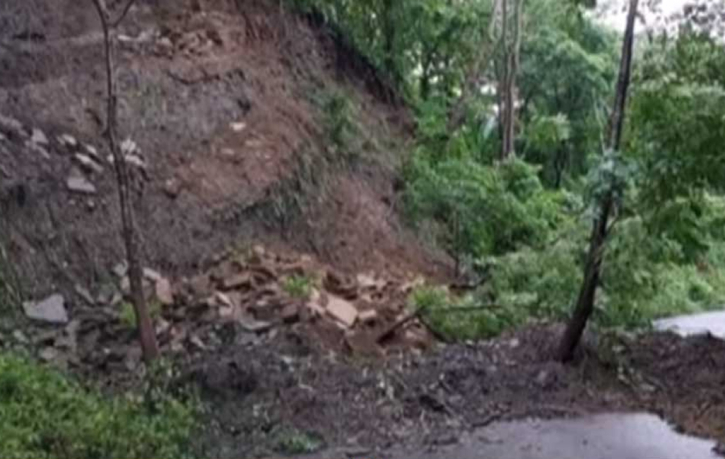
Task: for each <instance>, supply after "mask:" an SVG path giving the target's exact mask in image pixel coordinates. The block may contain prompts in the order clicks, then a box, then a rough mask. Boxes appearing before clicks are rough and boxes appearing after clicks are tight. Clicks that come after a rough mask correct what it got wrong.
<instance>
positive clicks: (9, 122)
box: [0, 114, 27, 138]
mask: <svg viewBox="0 0 725 459" xmlns="http://www.w3.org/2000/svg"><path fill="white" fill-rule="evenodd" d="M0 131H3V132H4V133H6V134H8V135H9V136H11V137H12V136H18V137H20V138H25V137H27V134H26V133H25V131H24V130H23V124H22V123H21V122H20V121H18V120H16V119H15V118H10V117H9V116H4V115H2V114H0Z"/></svg>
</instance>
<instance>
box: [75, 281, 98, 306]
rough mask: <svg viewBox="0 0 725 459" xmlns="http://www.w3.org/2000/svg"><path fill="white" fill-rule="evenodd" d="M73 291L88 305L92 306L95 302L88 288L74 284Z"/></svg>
mask: <svg viewBox="0 0 725 459" xmlns="http://www.w3.org/2000/svg"><path fill="white" fill-rule="evenodd" d="M75 291H76V293H77V294H78V296H79V297H81V299H82V300H83V301H85V302H86V304H87V305H88V306H93V305H94V304H96V302H95V300H94V299H93V295H91V292H89V291H88V289H86V288H85V287H83V286H82V285H80V284H76V286H75Z"/></svg>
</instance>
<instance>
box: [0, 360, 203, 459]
mask: <svg viewBox="0 0 725 459" xmlns="http://www.w3.org/2000/svg"><path fill="white" fill-rule="evenodd" d="M192 428H193V410H192V409H191V408H190V407H189V406H187V405H185V404H183V403H180V402H178V401H176V400H174V399H172V398H170V397H169V396H168V395H166V396H160V395H159V393H158V392H157V393H156V395H155V396H154V397H145V398H144V397H142V398H134V397H130V396H127V397H112V398H109V397H106V396H102V395H101V394H99V393H96V392H95V391H92V390H88V389H84V388H82V387H81V386H79V385H78V384H77V383H76V382H74V381H72V380H70V379H68V378H67V377H65V376H63V375H61V374H60V373H58V372H56V371H53V370H50V369H47V368H44V367H41V366H39V365H38V364H35V363H32V362H30V361H28V360H25V359H22V358H18V357H13V356H10V355H6V354H0V452H2V456H3V457H7V458H29V457H33V458H68V459H71V458H72V459H75V458H104V457H188V449H187V448H186V445H187V442H188V441H189V439H190V433H191V429H192Z"/></svg>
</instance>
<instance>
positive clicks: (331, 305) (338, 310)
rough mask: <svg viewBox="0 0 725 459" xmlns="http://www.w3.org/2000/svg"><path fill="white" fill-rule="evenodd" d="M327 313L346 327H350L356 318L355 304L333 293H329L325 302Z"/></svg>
mask: <svg viewBox="0 0 725 459" xmlns="http://www.w3.org/2000/svg"><path fill="white" fill-rule="evenodd" d="M327 313H328V314H330V315H331V316H332V317H334V318H335V319H337V320H338V321H340V322H341V323H342V324H343V325H345V326H346V327H347V328H350V327H352V326H353V325H354V324H355V321H356V320H357V316H358V312H357V309H356V308H355V306H353V305H352V303H350V302H349V301H345V300H343V299H342V298H339V297H337V296H334V295H330V297H329V300H328V302H327Z"/></svg>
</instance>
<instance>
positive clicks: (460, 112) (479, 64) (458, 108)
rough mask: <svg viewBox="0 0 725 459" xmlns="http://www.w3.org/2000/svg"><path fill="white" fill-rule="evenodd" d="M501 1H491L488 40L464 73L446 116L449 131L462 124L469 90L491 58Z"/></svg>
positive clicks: (472, 90)
mask: <svg viewBox="0 0 725 459" xmlns="http://www.w3.org/2000/svg"><path fill="white" fill-rule="evenodd" d="M502 1H504V0H494V2H493V10H492V11H491V19H490V20H489V22H488V30H487V34H486V35H487V36H488V40H489V42H488V43H487V44H485V45H484V46H482V47H481V52H480V53H479V54H478V56H477V58H476V61H475V62H474V63H473V65H472V66H471V68H470V69H469V71H468V73H467V74H466V78H465V80H464V81H463V86H462V87H461V95H460V96H459V97H458V100H457V101H456V102H455V103H454V104H453V108H452V109H451V111H450V114H449V117H448V132H449V133H452V132H453V131H455V130H457V129H458V128H459V127H461V124H463V121H464V119H465V113H466V110H465V108H466V103H467V102H468V99H469V97H470V95H471V92H475V90H476V89H478V88H477V87H476V83H477V82H478V81H479V79H480V77H481V75H483V74H484V73H485V72H486V69H487V68H488V63H489V61H490V60H491V52H492V50H493V44H494V42H495V32H496V21H497V19H498V16H499V13H500V9H501V2H502Z"/></svg>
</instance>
